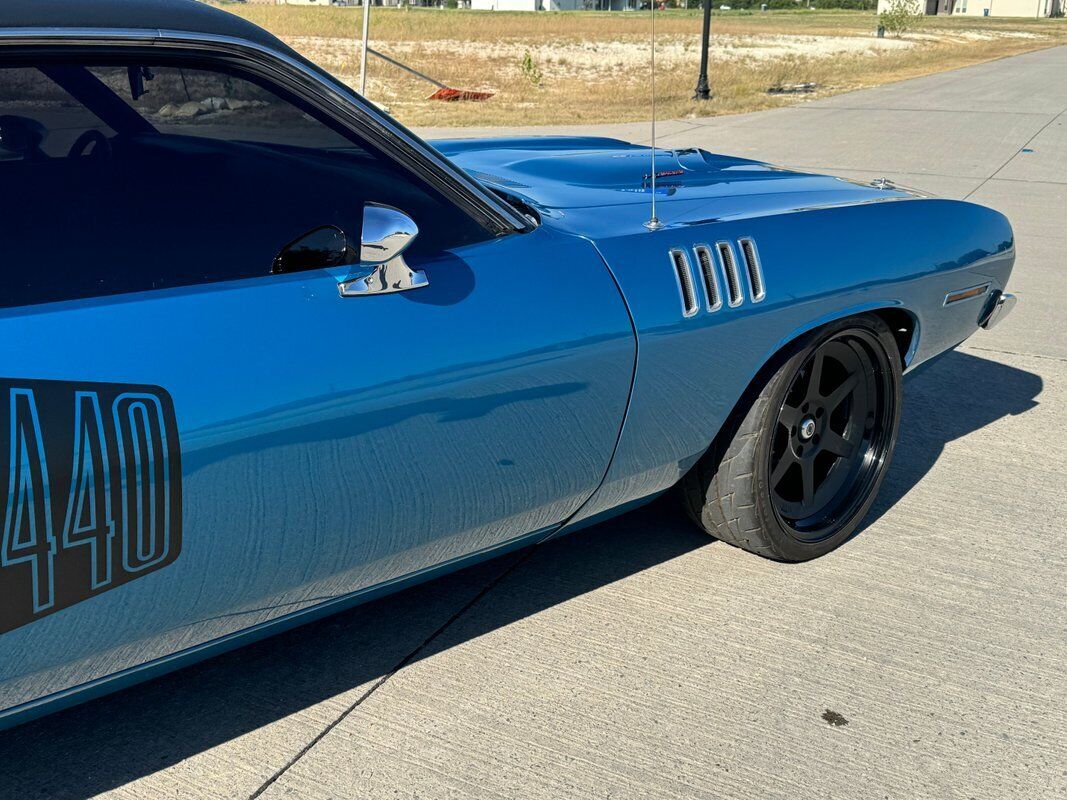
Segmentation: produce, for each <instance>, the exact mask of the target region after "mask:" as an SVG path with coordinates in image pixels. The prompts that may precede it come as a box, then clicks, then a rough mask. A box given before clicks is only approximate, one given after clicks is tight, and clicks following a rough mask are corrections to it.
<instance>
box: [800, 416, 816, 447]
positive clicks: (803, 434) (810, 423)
mask: <svg viewBox="0 0 1067 800" xmlns="http://www.w3.org/2000/svg"><path fill="white" fill-rule="evenodd" d="M814 435H815V420H814V419H813V418H812V417H804V419H803V420H801V421H800V438H801V439H803V440H804V441H805V442H806V441H807V440H808V439H810V438H811V437H812V436H814Z"/></svg>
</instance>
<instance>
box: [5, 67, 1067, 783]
mask: <svg viewBox="0 0 1067 800" xmlns="http://www.w3.org/2000/svg"><path fill="white" fill-rule="evenodd" d="M1065 112H1067V48H1059V49H1056V50H1048V51H1044V52H1039V53H1032V54H1029V55H1024V56H1020V57H1017V58H1014V59H1010V60H1004V61H999V62H995V63H990V64H985V65H982V66H978V67H972V68H968V69H965V70H960V71H956V72H949V73H944V74H941V75H937V76H933V77H928V78H922V79H918V80H913V81H909V82H906V83H900V84H896V85H892V86H886V87H882V88H879V89H874V90H870V91H865V92H857V93H854V94H848V95H842V96H839V97H836V98H832V99H829V100H823V101H818V102H813V103H809V104H805V105H802V106H798V107H795V108H789V109H783V110H778V111H773V112H765V113H759V114H751V115H745V116H738V117H731V118H721V119H709V120H687V121H684V122H675V123H667V124H664V125H662V126H661V132H663V133H665V135H664V136H663V138H662V140H661V141H662V143H663V144H671V145H676V146H683V145H699V146H702V147H706V148H708V149H711V150H716V151H720V152H726V153H735V154H739V155H745V156H753V157H758V158H761V159H765V160H770V161H775V162H778V163H782V164H786V165H789V166H795V167H804V168H816V169H820V170H823V171H826V172H830V173H834V174H840V175H847V176H857V177H862V178H874V177H878V176H882V175H887V176H889V177H891V178H894V179H896V180H897V181H898V182H900V183H903V184H910V185H913V186H916V187H918V188H924V189H929V190H932V191H934V192H937V193H939V194H942V195H945V196H949V197H969V198H970V199H973V200H976V201H978V202H982V203H985V204H988V205H991V206H993V207H995V208H998V209H1001V210H1002V211H1004V212H1006V213H1007V214H1008V216H1009V217H1010V218H1011V220H1012V222H1013V224H1014V225H1015V228H1016V231H1017V235H1018V251H1019V259H1018V264H1017V266H1016V270H1015V276H1014V278H1013V280H1012V286H1011V288H1012V289H1013V290H1014V291H1015V292H1016V293H1017V294H1018V295H1019V297H1020V303H1019V305H1018V307H1017V309H1016V311H1015V313H1014V315H1013V316H1012V317H1010V318H1009V319H1008V320H1007V321H1006V322H1005V323H1004V324H1003V325H1002V326H1001V327H999V328H998V329H996V330H995V331H992V332H988V333H979V334H978V335H976V336H975V337H974V338H973V339H972V340H971V341H969V342H968V343H966V344H965V345H964V346H963V347H961V348H960V349H959V350H958V351H957V352H955V353H953V354H951V355H949V356H946V357H945V358H944V359H942V360H940V361H939V362H937V363H936V364H935V365H933V366H931V367H930V368H929V369H927V370H925V371H923V372H920V373H919V374H917V375H916V376H915V377H914V378H912V379H909V381H908V382H907V384H906V396H905V397H906V399H905V414H904V422H903V435H902V439H901V442H900V446H899V448H898V451H897V455H896V458H895V461H894V463H893V466H892V470H891V472H890V474H889V476H888V479H887V481H886V483H885V486H884V488H883V490H882V495H881V497H880V499H879V501H878V503H877V506H876V508H875V510H874V512H873V513H872V514H871V516H870V519H869V520H868V521H867V523H866V530H864V531H863V533H862V534H861V535H860V536H858V537H857V538H855V539H854V540H853V541H852V542H850V543H849V544H847V545H846V546H844V547H842V548H841V549H839V550H838V551H836V552H835V553H833V554H831V555H830V556H828V557H826V558H823V559H820V560H818V561H815V562H813V563H808V564H803V565H794V566H789V565H781V564H775V563H771V562H768V561H764V560H761V559H759V558H755V557H753V556H750V555H748V554H746V553H743V552H741V551H739V550H736V549H734V548H731V547H728V546H726V545H723V544H721V543H716V542H714V541H712V540H710V539H708V538H706V537H705V536H704V535H703V534H701V533H700V532H699V531H696V530H695V529H694V528H693V527H692V526H691V525H689V524H688V522H687V521H686V520H685V519H684V518H682V517H681V515H680V514H679V513H677V512H676V510H675V508H674V506H673V505H672V504H671V503H670V502H667V501H663V502H658V503H656V504H654V505H653V506H650V507H648V508H646V509H643V510H640V511H638V512H635V513H632V514H629V515H627V516H625V517H622V518H620V519H618V520H615V521H612V522H609V523H606V524H603V525H600V526H598V527H596V528H593V529H590V530H588V531H586V532H583V533H581V534H577V535H575V536H572V537H569V538H566V539H563V540H560V541H557V542H554V543H551V544H549V545H546V546H543V547H541V548H539V549H536V550H534V551H527V552H525V553H521V554H518V555H516V556H510V557H507V558H505V559H502V560H498V561H495V562H491V563H489V564H485V565H482V566H480V567H478V568H475V569H472V570H468V571H466V572H463V573H460V574H457V575H454V576H451V577H448V578H445V579H443V580H439V581H436V582H433V583H431V584H428V585H425V586H422V587H419V588H416V589H414V590H411V591H408V592H405V593H403V594H401V595H398V596H395V597H393V598H390V599H387V600H384V601H381V602H378V603H374V604H373V605H370V606H366V607H363V608H360V609H357V610H355V611H352V612H350V613H346V614H344V615H341V616H338V617H335V618H332V619H329V620H326V621H323V622H321V623H318V624H315V625H313V626H310V627H308V628H304V629H302V630H299V631H295V632H292V633H289V634H286V635H283V636H281V637H277V638H275V639H273V640H270V641H267V642H264V643H261V644H259V645H256V646H253V647H250V648H247V649H245V650H242V651H240V652H237V653H234V654H231V655H228V656H224V657H222V658H219V659H216V660H214V661H211V662H208V663H206V664H203V665H201V666H198V667H195V668H192V669H189V670H186V671H184V672H182V673H179V674H176V675H173V676H170V677H167V678H164V679H161V680H159V681H156V682H154V683H151V684H148V685H145V686H141V687H138V688H134V689H132V690H129V691H127V692H125V693H123V694H120V695H117V696H113V697H111V698H106V699H103V700H100V701H96V702H94V703H92V704H89V705H87V706H84V707H82V708H80V709H75V710H72V711H70V712H65V713H63V714H60V715H58V716H54V717H52V718H49V719H46V720H43V721H40V722H37V723H34V724H32V725H29V726H26V727H23V728H21V729H17V730H15V731H12V732H9V733H7V734H4V735H2V736H0V795H2V796H3V797H13V798H14V797H18V798H28V797H49V798H52V797H81V796H87V795H94V794H98V793H109V794H111V795H112V796H114V797H121V798H166V797H212V798H216V797H249V796H255V795H260V796H263V797H266V798H283V797H300V798H364V797H365V798H384V797H422V798H446V797H447V798H460V797H476V798H541V797H544V798H567V797H575V798H579V797H580V798H593V797H596V798H606V797H612V798H637V797H641V798H645V797H662V798H688V797H699V798H760V799H762V798H778V797H780V798H809V797H819V798H828V797H832V798H856V797H871V798H875V797H877V798H883V797H885V798H917V797H931V798H956V797H959V798H1008V797H1010V798H1053V797H1064V796H1065V795H1067V602H1065V599H1067V598H1065V586H1067V580H1065V558H1064V545H1065V539H1067V536H1065V529H1067V524H1065V522H1064V500H1065V495H1067V492H1065V490H1067V440H1065V436H1064V434H1065V431H1067V410H1065V394H1067V333H1065V330H1064V328H1065V325H1067V311H1065V300H1064V297H1065V296H1067V279H1065V277H1064V261H1065V258H1064V257H1065V255H1067V205H1065V195H1067V113H1065ZM571 130H573V129H571ZM586 130H591V129H586ZM597 132H600V133H606V134H608V135H619V136H621V137H623V138H630V139H633V140H635V141H640V140H644V139H645V138H646V136H647V130H646V128H645V126H616V127H614V128H598V129H597ZM449 133H450V135H454V132H449Z"/></svg>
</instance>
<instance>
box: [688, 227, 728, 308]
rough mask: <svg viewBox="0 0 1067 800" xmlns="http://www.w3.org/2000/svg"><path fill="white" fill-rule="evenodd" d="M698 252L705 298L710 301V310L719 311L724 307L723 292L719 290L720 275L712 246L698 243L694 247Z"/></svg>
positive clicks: (695, 251) (696, 252)
mask: <svg viewBox="0 0 1067 800" xmlns="http://www.w3.org/2000/svg"><path fill="white" fill-rule="evenodd" d="M693 253H695V254H696V257H697V264H698V265H700V277H701V278H702V279H703V283H704V299H705V300H707V303H708V306H707V308H708V311H718V310H719V309H720V308H722V292H720V291H719V276H718V274H717V273H716V270H715V262H714V261H712V259H711V248H709V247H708V246H707V245H704V244H698V245H697V246H696V247H694V248H693Z"/></svg>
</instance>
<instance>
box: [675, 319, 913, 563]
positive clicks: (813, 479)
mask: <svg viewBox="0 0 1067 800" xmlns="http://www.w3.org/2000/svg"><path fill="white" fill-rule="evenodd" d="M787 355H788V357H787V358H784V359H783V360H782V362H781V363H780V366H778V368H777V369H776V370H775V371H774V374H773V375H771V376H770V377H769V378H768V379H767V380H766V383H765V384H764V385H763V386H762V387H757V388H759V390H760V391H759V394H758V396H757V397H756V398H755V399H754V400H753V401H752V403H751V405H750V406H749V407H748V408H747V413H746V414H745V416H744V417H743V418H741V419H740V421H739V423H738V424H737V430H736V431H731V432H729V433H730V435H729V440H728V441H723V442H720V443H717V446H716V447H713V448H712V451H711V452H709V454H708V455H707V456H706V457H705V458H704V459H703V460H702V461H701V463H700V464H698V466H697V467H696V468H695V469H694V470H693V472H692V473H690V475H689V476H687V478H686V480H685V481H684V482H683V488H684V489H685V491H686V497H687V504H688V506H689V510H690V512H691V514H692V515H693V516H694V517H695V518H696V519H697V520H698V521H699V522H700V524H701V525H702V526H703V527H704V528H705V529H706V530H708V532H709V533H711V534H713V535H714V536H716V537H717V538H720V539H723V540H725V541H728V542H731V543H732V544H736V545H738V546H740V547H744V548H746V549H748V550H753V551H754V552H758V553H760V554H762V555H766V556H769V557H772V558H778V559H782V560H787V561H800V560H805V559H808V558H813V557H815V556H817V555H821V554H822V553H824V552H827V551H829V550H831V549H833V548H834V547H836V546H837V545H838V544H840V543H841V542H843V541H844V540H845V539H847V538H848V537H849V536H850V535H851V534H852V533H853V532H854V531H855V529H856V527H857V526H858V525H859V523H860V521H861V520H862V517H863V515H864V514H865V513H866V511H867V509H868V508H869V507H870V504H871V503H872V502H873V500H874V496H875V493H876V492H877V489H878V486H879V484H880V483H881V480H882V478H883V477H884V475H885V470H886V467H887V465H888V462H889V458H890V456H891V454H892V450H893V443H894V440H895V438H896V431H897V425H898V422H899V418H900V361H899V356H898V355H897V347H896V343H895V341H894V339H893V337H892V335H891V333H890V331H889V329H888V328H887V327H886V325H885V324H884V323H883V322H882V321H881V320H880V319H878V318H877V317H874V316H862V317H855V318H851V319H848V320H844V321H842V322H839V323H836V324H834V325H830V326H828V327H827V328H825V329H823V330H821V331H819V332H817V333H815V334H813V335H812V336H810V337H809V338H808V339H807V340H806V341H805V342H803V343H801V344H800V345H799V346H797V347H796V348H795V349H794V350H793V351H792V352H791V353H789V354H787ZM723 438H724V439H725V438H726V437H723ZM751 439H755V446H752V442H751V441H749V440H751Z"/></svg>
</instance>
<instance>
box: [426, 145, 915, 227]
mask: <svg viewBox="0 0 1067 800" xmlns="http://www.w3.org/2000/svg"><path fill="white" fill-rule="evenodd" d="M431 144H432V145H433V146H434V147H436V148H437V149H438V150H439V151H440V152H442V153H443V154H444V155H446V156H448V157H449V158H450V159H451V160H452V161H453V162H454V163H456V164H457V165H458V166H459V167H461V168H462V169H464V170H466V171H467V172H468V173H469V174H470V175H472V176H473V177H474V178H476V179H477V180H479V181H480V182H482V183H483V184H485V185H487V186H489V187H490V188H493V189H496V190H497V191H500V192H502V193H505V194H509V195H513V196H515V197H517V198H519V199H520V200H522V201H524V202H525V203H528V204H529V205H530V206H532V207H533V208H535V209H536V210H537V211H538V212H539V213H541V214H542V215H543V216H546V217H549V218H552V219H554V220H557V221H558V222H559V223H562V224H563V225H564V226H565V227H573V224H575V223H578V222H580V224H581V226H584V227H583V232H586V233H591V232H592V231H590V230H588V228H589V226H594V227H600V226H601V225H613V226H616V229H617V226H619V225H620V224H624V225H625V224H627V223H634V224H639V223H640V222H642V221H644V220H647V219H648V217H649V201H650V199H651V197H652V180H651V174H652V169H651V166H652V157H651V156H652V154H651V151H650V149H649V148H648V147H644V146H640V145H634V144H629V143H627V142H622V141H619V140H617V139H605V138H594V137H552V136H545V137H524V138H495V139H451V140H442V141H435V142H432V143H431ZM655 164H656V188H655V196H656V203H657V215H658V216H659V217H660V219H661V220H662V221H663V222H664V223H666V224H696V223H702V222H709V221H714V220H726V219H740V218H745V217H752V216H765V215H768V214H778V213H788V212H792V211H801V210H809V209H813V208H823V207H829V206H839V205H855V204H857V203H870V202H883V201H886V200H903V199H910V198H913V197H917V196H919V195H918V193H916V192H913V191H910V190H905V189H900V188H898V187H895V186H893V185H892V184H891V183H890V184H887V185H885V186H884V187H875V186H872V185H870V184H864V183H859V182H856V181H851V180H847V179H845V178H834V177H829V176H825V175H812V174H808V173H804V172H796V171H793V170H787V169H782V168H780V167H774V166H771V165H769V164H764V163H761V162H758V161H750V160H748V159H743V158H734V157H732V156H723V155H715V154H713V153H709V152H707V151H705V150H698V149H695V148H687V149H683V150H665V149H658V150H657V151H656V156H655ZM568 223H571V224H568Z"/></svg>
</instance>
